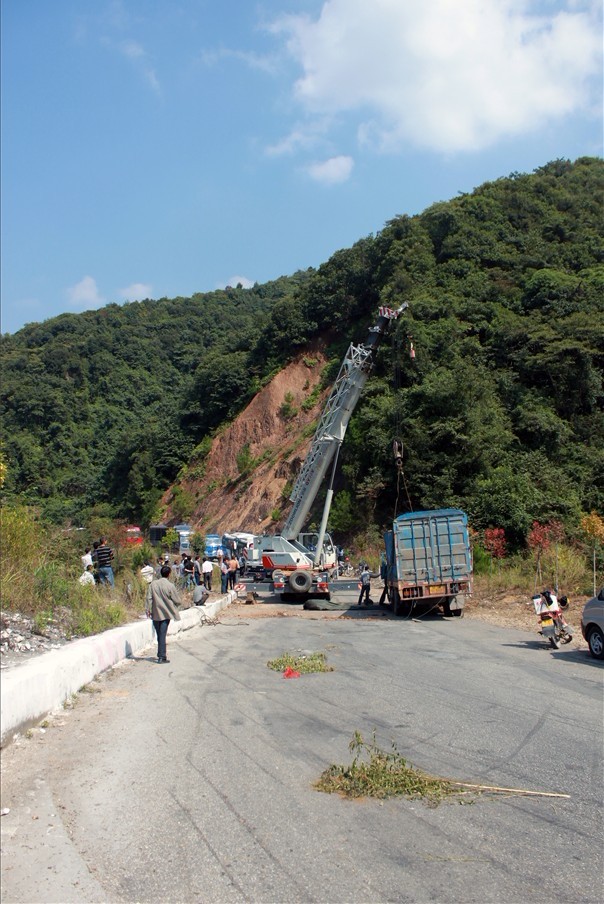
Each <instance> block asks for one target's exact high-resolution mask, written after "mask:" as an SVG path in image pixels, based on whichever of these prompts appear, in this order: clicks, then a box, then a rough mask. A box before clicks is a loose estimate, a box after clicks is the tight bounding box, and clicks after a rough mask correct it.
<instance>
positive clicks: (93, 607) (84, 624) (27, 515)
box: [0, 504, 145, 637]
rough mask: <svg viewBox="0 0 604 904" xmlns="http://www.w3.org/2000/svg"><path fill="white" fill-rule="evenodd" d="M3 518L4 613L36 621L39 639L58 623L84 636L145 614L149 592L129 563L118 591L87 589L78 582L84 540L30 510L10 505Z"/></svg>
mask: <svg viewBox="0 0 604 904" xmlns="http://www.w3.org/2000/svg"><path fill="white" fill-rule="evenodd" d="M1 514H2V517H1V519H0V546H1V548H2V568H1V569H0V599H1V601H2V608H3V609H5V610H8V611H13V612H21V613H23V614H24V615H27V616H29V617H31V618H33V621H34V625H35V629H36V631H37V632H38V633H39V634H44V633H45V630H46V628H47V626H48V625H49V624H51V623H53V622H56V621H57V620H59V621H60V622H61V624H62V625H63V627H64V628H65V630H66V633H67V635H68V636H73V635H77V636H80V637H82V636H88V635H90V634H98V633H100V632H101V631H105V630H107V629H108V628H114V627H117V626H118V625H122V624H125V623H126V622H128V621H130V620H134V619H135V618H137V617H138V615H140V613H141V612H142V610H143V609H144V603H143V600H144V593H145V587H144V585H143V583H142V580H141V579H140V577H139V576H138V574H137V573H135V571H134V570H133V569H131V568H129V567H128V562H127V561H126V560H125V561H123V563H120V567H119V569H118V570H117V574H116V578H115V588H110V587H105V586H96V585H95V586H82V585H81V584H80V583H79V582H78V577H79V575H80V574H81V571H82V567H81V563H80V556H81V554H82V552H83V548H80V547H81V546H82V547H83V543H82V541H81V540H80V539H79V537H73V539H71V537H70V535H67V536H66V535H65V533H64V532H62V531H59V530H56V529H53V528H50V527H48V526H47V525H45V524H43V523H42V522H41V521H40V519H39V517H38V515H37V513H36V511H35V509H33V508H31V507H29V506H25V505H7V504H6V505H3V506H2V512H1ZM122 559H125V557H122Z"/></svg>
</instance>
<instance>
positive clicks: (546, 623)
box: [533, 590, 573, 650]
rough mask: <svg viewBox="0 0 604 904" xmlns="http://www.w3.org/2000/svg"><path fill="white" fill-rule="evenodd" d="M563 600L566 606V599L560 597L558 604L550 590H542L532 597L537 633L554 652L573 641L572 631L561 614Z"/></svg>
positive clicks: (556, 598)
mask: <svg viewBox="0 0 604 904" xmlns="http://www.w3.org/2000/svg"><path fill="white" fill-rule="evenodd" d="M563 600H564V603H565V605H568V602H567V600H566V597H561V599H560V602H559V601H558V597H557V596H556V594H555V593H552V592H551V591H550V590H543V591H542V592H541V593H537V594H535V596H534V597H533V606H534V607H535V612H536V614H537V617H538V619H539V626H540V631H539V633H540V634H541V635H542V637H544V638H545V639H546V640H548V641H549V643H550V645H551V646H552V647H553V648H554V650H559V649H560V644H561V643H570V642H571V640H572V639H573V635H572V629H571V627H570V625H569V624H568V623H567V622H566V621H565V619H564V616H563V614H562V608H561V603H562V601H563Z"/></svg>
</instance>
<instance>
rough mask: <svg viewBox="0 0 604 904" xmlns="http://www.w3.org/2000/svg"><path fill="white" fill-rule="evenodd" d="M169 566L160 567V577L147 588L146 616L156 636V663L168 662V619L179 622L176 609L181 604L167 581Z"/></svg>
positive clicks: (178, 596) (172, 585)
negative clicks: (150, 619) (151, 622)
mask: <svg viewBox="0 0 604 904" xmlns="http://www.w3.org/2000/svg"><path fill="white" fill-rule="evenodd" d="M170 571H171V569H170V566H169V565H162V568H161V577H159V578H156V579H155V580H154V581H151V583H150V584H149V586H148V587H147V597H146V603H147V615H148V616H150V617H151V618H152V619H153V627H154V628H155V633H156V634H157V661H158V662H170V660H169V659H168V658H167V656H166V636H167V634H168V626H169V625H170V619H171V618H173V619H174V620H175V621H180V612H179V611H178V607H179V606H180V604H181V599H180V595H179V593H178V590H177V589H176V587H175V586H174V584H173V583H172V581H169V580H168V577H169V575H170Z"/></svg>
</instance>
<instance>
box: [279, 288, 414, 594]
mask: <svg viewBox="0 0 604 904" xmlns="http://www.w3.org/2000/svg"><path fill="white" fill-rule="evenodd" d="M407 307H408V305H407V302H403V304H401V306H400V307H399V308H396V309H393V308H389V307H386V306H383V307H380V309H379V312H378V313H379V316H378V320H377V322H376V323H375V324H374V326H372V327H370V329H369V332H368V334H367V339H366V340H365V342H364V343H363V344H361V345H354V344H353V343H351V345H350V347H349V349H348V352H347V353H346V356H345V358H344V360H343V362H342V366H341V367H340V372H339V373H338V376H337V378H336V381H335V383H334V386H333V389H332V391H331V394H330V396H329V398H328V400H327V402H326V404H325V408H324V410H323V414H322V416H321V420H320V421H319V425H318V427H317V429H316V432H315V435H314V438H313V441H312V444H311V446H310V449H309V451H308V454H307V456H306V459H305V461H304V464H303V466H302V470H301V471H300V474H299V475H298V479H297V481H296V483H295V485H294V488H293V490H292V494H291V496H290V500H291V501H292V502H293V506H292V510H291V512H290V514H289V517H288V518H287V521H286V522H285V524H284V526H283V530H282V532H281V534H280V535H279V536H272V537H263V538H262V561H263V565H264V567H265V568H266V569H267V570H268V571H270V572H272V573H273V580H274V583H275V587H276V589H277V587H278V589H281V588H284V587H285V583H286V582H285V575H283V574H282V572H285V571H287V572H290V574H289V578H288V584H289V587H288V590H287V591H286V592H291V593H296V594H304V595H306V594H307V593H308V591H309V590H310V587H311V585H312V571H313V568H314V569H318V568H320V567H321V565H322V564H323V565H327V564H328V563H327V562H326V561H325V558H324V557H323V545H324V540H325V531H326V529H327V519H328V518H329V511H330V508H331V500H332V498H333V480H334V475H335V470H336V466H337V460H338V452H339V450H340V446H341V445H342V442H343V440H344V436H345V434H346V429H347V427H348V422H349V421H350V418H351V416H352V413H353V411H354V409H355V407H356V405H357V402H358V400H359V397H360V395H361V392H362V391H363V388H364V386H365V383H366V382H367V379H368V377H369V374H370V373H371V369H372V367H373V364H374V358H375V353H376V351H377V349H378V347H379V345H380V342H381V340H382V337H383V336H384V334H385V333H386V331H387V329H388V328H389V326H390V323H391V322H392V320H396V318H397V317H398V316H399V315H400V314H401V313H402V312H403V311H404V310H405V309H406V308H407ZM332 463H333V465H332V471H331V478H330V482H329V488H328V490H327V496H326V499H325V505H324V508H323V517H322V519H321V526H320V528H319V533H318V537H317V543H316V549H315V551H314V556H312V558H311V554H310V552H309V550H308V549H306V548H305V547H304V546H302V545H301V543H300V542H299V535H300V532H301V530H302V527H303V525H304V522H305V520H306V518H307V517H308V513H309V511H310V509H311V506H312V504H313V502H314V501H315V499H316V497H317V493H318V491H319V488H320V486H321V484H322V481H323V479H324V477H325V474H326V473H327V469H328V467H329V465H330V464H332ZM332 564H333V565H334V566H336V564H337V563H336V562H335V561H334V562H333V563H332ZM281 578H283V580H281ZM318 586H319V592H320V593H321V594H322V595H323V596H326V597H327V598H329V588H328V586H327V581H326V579H324V580H320V581H319V582H318Z"/></svg>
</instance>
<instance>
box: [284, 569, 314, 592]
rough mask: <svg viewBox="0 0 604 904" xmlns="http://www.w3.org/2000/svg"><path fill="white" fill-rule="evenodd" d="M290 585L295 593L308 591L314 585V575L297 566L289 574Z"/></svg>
mask: <svg viewBox="0 0 604 904" xmlns="http://www.w3.org/2000/svg"><path fill="white" fill-rule="evenodd" d="M289 586H290V587H291V589H292V590H293V592H294V593H308V591H309V590H310V588H311V587H312V575H311V573H310V571H303V570H302V569H301V568H297V569H296V570H295V571H292V573H291V574H290V576H289Z"/></svg>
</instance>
